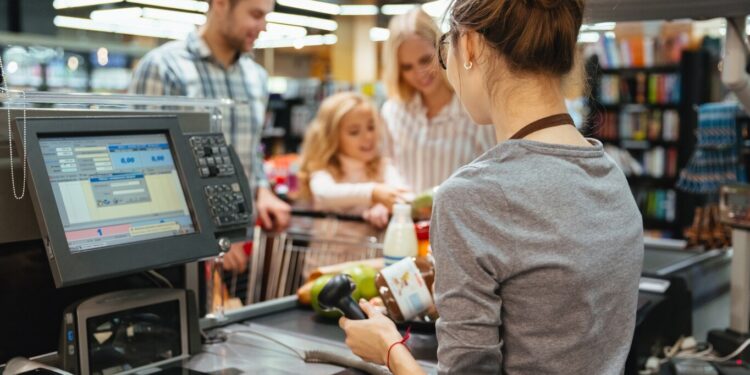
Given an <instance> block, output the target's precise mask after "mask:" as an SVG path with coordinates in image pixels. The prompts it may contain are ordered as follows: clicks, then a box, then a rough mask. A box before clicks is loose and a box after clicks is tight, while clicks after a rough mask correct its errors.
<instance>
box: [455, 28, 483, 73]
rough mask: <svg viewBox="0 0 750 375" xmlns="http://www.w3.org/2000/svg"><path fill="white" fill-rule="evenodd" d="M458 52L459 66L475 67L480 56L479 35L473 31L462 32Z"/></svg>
mask: <svg viewBox="0 0 750 375" xmlns="http://www.w3.org/2000/svg"><path fill="white" fill-rule="evenodd" d="M458 52H459V54H458V55H457V57H458V63H459V65H463V66H464V67H470V66H473V65H474V64H475V63H476V60H477V56H478V55H479V35H477V33H476V32H475V31H471V30H469V31H466V32H462V33H461V34H460V36H459V38H458Z"/></svg>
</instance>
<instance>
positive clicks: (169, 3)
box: [125, 0, 208, 13]
mask: <svg viewBox="0 0 750 375" xmlns="http://www.w3.org/2000/svg"><path fill="white" fill-rule="evenodd" d="M125 1H127V2H129V3H133V4H141V5H151V6H156V7H162V8H172V9H179V10H187V11H191V12H200V13H206V12H207V11H208V3H207V2H205V1H194V0H125Z"/></svg>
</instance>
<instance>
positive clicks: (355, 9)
mask: <svg viewBox="0 0 750 375" xmlns="http://www.w3.org/2000/svg"><path fill="white" fill-rule="evenodd" d="M377 14H378V7H377V6H375V5H342V6H341V11H340V12H339V15H341V16H375V15H377Z"/></svg>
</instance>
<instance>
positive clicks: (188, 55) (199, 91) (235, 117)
mask: <svg viewBox="0 0 750 375" xmlns="http://www.w3.org/2000/svg"><path fill="white" fill-rule="evenodd" d="M267 81H268V73H266V71H265V70H264V69H263V67H261V66H260V65H258V64H257V63H256V62H255V61H253V59H252V57H251V56H250V55H249V54H242V55H240V57H239V59H237V61H235V63H234V64H232V65H231V66H230V67H228V68H225V67H224V66H223V65H222V64H221V63H219V62H218V61H217V60H216V59H215V58H214V57H213V56H212V55H211V50H210V49H209V48H208V45H207V44H206V42H205V40H203V38H201V37H200V36H199V35H198V33H197V32H196V31H193V32H191V33H190V34H189V35H188V37H187V39H186V40H184V41H172V42H169V43H166V44H164V45H163V46H161V47H159V48H157V49H155V50H153V51H151V52H149V53H148V54H146V56H144V57H143V59H142V60H141V62H140V63H139V64H138V67H137V68H136V70H135V73H134V77H133V80H132V82H131V85H130V90H129V91H130V92H131V93H136V94H145V95H178V96H189V97H197V98H213V99H220V98H228V99H232V100H235V101H236V102H238V103H235V106H234V107H232V108H231V109H230V112H229V116H228V117H229V121H222V122H221V127H222V129H221V131H222V132H223V133H224V136H225V137H226V138H227V140H228V141H229V143H231V144H232V146H233V147H234V149H235V151H237V155H238V156H239V158H240V160H241V161H242V165H243V166H244V167H245V174H246V175H247V176H248V178H250V176H252V177H253V178H251V182H253V183H254V187H268V179H267V177H266V175H265V173H263V172H262V171H263V159H262V156H261V153H260V152H259V148H258V145H259V140H260V135H261V131H262V128H263V121H264V118H265V111H266V105H267V104H268V85H267ZM225 116H226V113H225ZM215 130H216V129H212V131H215ZM253 172H255V173H253Z"/></svg>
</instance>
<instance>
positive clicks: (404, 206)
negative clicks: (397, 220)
mask: <svg viewBox="0 0 750 375" xmlns="http://www.w3.org/2000/svg"><path fill="white" fill-rule="evenodd" d="M393 216H402V217H409V218H410V217H411V205H410V204H408V203H396V204H394V205H393Z"/></svg>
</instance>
